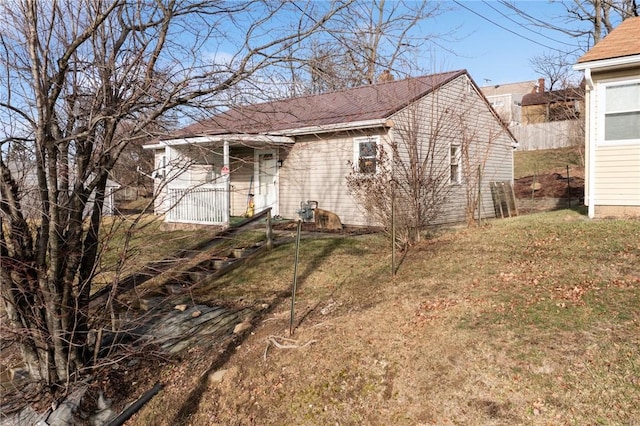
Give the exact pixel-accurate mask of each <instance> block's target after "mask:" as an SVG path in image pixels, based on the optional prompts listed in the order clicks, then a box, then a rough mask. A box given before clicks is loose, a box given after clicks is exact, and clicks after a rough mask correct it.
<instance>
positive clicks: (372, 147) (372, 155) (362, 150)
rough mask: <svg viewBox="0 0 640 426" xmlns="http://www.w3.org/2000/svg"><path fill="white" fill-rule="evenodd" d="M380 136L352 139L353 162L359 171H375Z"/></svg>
mask: <svg viewBox="0 0 640 426" xmlns="http://www.w3.org/2000/svg"><path fill="white" fill-rule="evenodd" d="M379 143H380V136H367V137H363V138H354V139H353V145H354V146H353V153H354V159H353V163H354V165H355V169H356V171H358V172H360V173H375V172H376V165H377V164H376V163H377V154H378V144H379Z"/></svg>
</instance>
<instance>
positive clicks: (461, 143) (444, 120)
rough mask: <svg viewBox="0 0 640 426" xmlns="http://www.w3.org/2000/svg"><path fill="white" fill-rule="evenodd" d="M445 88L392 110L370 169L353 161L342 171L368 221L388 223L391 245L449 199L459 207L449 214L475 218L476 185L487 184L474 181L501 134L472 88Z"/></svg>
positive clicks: (407, 240)
mask: <svg viewBox="0 0 640 426" xmlns="http://www.w3.org/2000/svg"><path fill="white" fill-rule="evenodd" d="M452 93H455V92H447V93H440V90H436V91H435V92H434V93H432V94H430V95H428V97H427V98H425V99H424V100H422V101H420V102H416V103H414V104H412V105H410V106H408V107H406V108H405V109H404V110H403V111H401V112H399V113H398V114H397V115H395V116H394V117H393V128H392V130H391V131H390V134H389V137H388V138H387V140H386V141H385V143H382V144H381V145H380V146H379V147H378V148H377V149H378V151H377V157H376V163H375V167H374V168H373V169H372V170H375V172H369V173H363V169H365V171H366V170H367V169H366V168H365V167H363V165H354V171H353V172H352V173H351V174H350V175H349V176H348V177H347V185H348V188H349V191H350V192H351V193H352V194H353V195H354V196H355V197H356V198H357V199H358V201H359V202H360V203H361V204H362V205H363V206H364V209H365V211H367V212H368V214H369V215H371V216H372V218H373V219H374V220H375V222H377V223H379V224H381V225H382V226H383V227H384V228H385V230H386V231H387V232H388V233H391V230H392V225H393V223H395V229H396V244H398V245H399V246H400V247H401V248H403V249H405V248H407V247H408V246H410V245H412V244H414V243H416V242H418V241H419V240H420V238H421V234H422V232H423V231H424V230H425V229H426V228H427V227H429V226H430V225H434V224H437V223H441V222H443V220H442V219H443V214H444V213H445V210H447V209H449V207H448V206H447V203H448V202H449V201H451V199H452V198H454V197H459V198H463V199H464V203H463V205H465V206H466V207H465V209H464V210H465V211H461V212H455V213H454V215H458V213H460V215H461V216H462V217H464V218H466V219H467V220H468V222H469V223H473V222H474V221H475V218H476V216H477V214H478V207H479V199H478V197H480V196H481V193H480V190H479V187H480V185H482V184H484V185H485V187H488V184H487V182H482V176H484V173H485V163H486V161H487V159H488V158H489V156H490V154H491V152H492V150H494V147H495V144H496V141H497V140H498V137H499V136H500V135H504V133H503V132H506V130H505V128H504V127H503V126H502V125H501V124H500V122H499V121H498V120H497V119H496V118H495V117H493V116H491V115H490V113H488V112H487V113H486V114H484V113H481V112H479V111H480V110H479V109H478V107H479V103H478V102H480V101H479V100H480V97H476V95H477V93H476V92H475V91H474V90H471V91H470V93H469V92H467V91H466V90H462V91H461V92H460V93H458V94H457V95H453V94H452ZM482 105H484V104H482ZM487 114H489V119H488V118H487ZM488 120H489V121H488ZM361 150H362V148H361ZM494 152H495V151H494ZM494 155H495V154H494ZM393 205H395V208H392V206H393ZM392 216H393V217H392Z"/></svg>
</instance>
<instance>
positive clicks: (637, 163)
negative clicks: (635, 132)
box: [595, 144, 640, 206]
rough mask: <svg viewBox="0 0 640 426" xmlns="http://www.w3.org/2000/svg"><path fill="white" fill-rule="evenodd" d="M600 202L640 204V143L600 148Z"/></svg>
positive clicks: (597, 181) (597, 179)
mask: <svg viewBox="0 0 640 426" xmlns="http://www.w3.org/2000/svg"><path fill="white" fill-rule="evenodd" d="M595 158H596V164H595V198H596V205H632V206H638V205H640V145H638V144H635V145H620V146H599V147H597V148H596V157H595Z"/></svg>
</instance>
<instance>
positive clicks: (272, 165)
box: [254, 149, 278, 216]
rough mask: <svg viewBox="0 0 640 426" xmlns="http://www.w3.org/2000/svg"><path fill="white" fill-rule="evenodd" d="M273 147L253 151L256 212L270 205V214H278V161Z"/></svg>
mask: <svg viewBox="0 0 640 426" xmlns="http://www.w3.org/2000/svg"><path fill="white" fill-rule="evenodd" d="M276 155H277V151H276V150H274V149H265V150H256V153H255V159H256V162H255V166H254V171H255V182H256V189H255V196H254V202H255V206H256V207H255V208H256V213H257V212H259V211H262V210H264V209H266V208H267V207H271V209H272V210H271V215H272V216H276V215H277V214H278V179H277V178H278V163H277V158H276Z"/></svg>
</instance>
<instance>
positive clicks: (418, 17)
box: [294, 0, 446, 93]
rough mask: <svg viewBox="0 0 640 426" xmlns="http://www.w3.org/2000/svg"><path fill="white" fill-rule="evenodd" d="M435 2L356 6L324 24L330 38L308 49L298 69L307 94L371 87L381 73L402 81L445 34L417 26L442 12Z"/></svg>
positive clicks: (381, 1) (361, 1) (360, 2)
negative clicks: (425, 50) (301, 65)
mask: <svg viewBox="0 0 640 426" xmlns="http://www.w3.org/2000/svg"><path fill="white" fill-rule="evenodd" d="M445 8H446V7H445V6H444V5H443V4H442V3H439V2H426V1H425V2H414V1H405V0H397V1H386V0H375V1H368V0H366V1H365V0H356V1H354V2H352V3H351V4H350V5H349V6H348V7H346V8H344V9H343V10H341V11H340V13H338V14H337V15H336V18H335V19H334V20H332V21H331V22H330V23H328V25H327V28H328V36H327V37H324V38H319V39H314V40H313V42H312V43H309V44H308V46H307V48H306V51H307V53H306V61H305V64H306V65H305V66H304V67H303V68H300V69H296V70H295V71H294V73H295V74H296V75H298V77H297V80H299V81H305V82H306V91H307V93H322V92H326V91H332V90H339V89H344V88H349V87H357V86H361V85H365V84H372V83H374V82H376V81H377V79H378V76H379V75H381V74H382V73H383V72H384V71H385V70H391V71H392V72H393V74H395V75H396V77H404V76H407V75H409V74H410V73H411V72H415V70H416V66H415V64H416V62H417V57H418V55H420V54H422V55H424V54H425V52H424V48H425V46H427V45H428V44H429V43H431V42H435V41H436V40H438V41H441V40H442V38H443V37H445V36H446V34H437V35H436V34H429V33H425V32H424V31H422V32H419V28H420V24H421V23H424V22H426V21H428V20H429V19H431V18H434V17H436V16H438V15H439V14H441V13H442V12H444V10H445Z"/></svg>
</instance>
